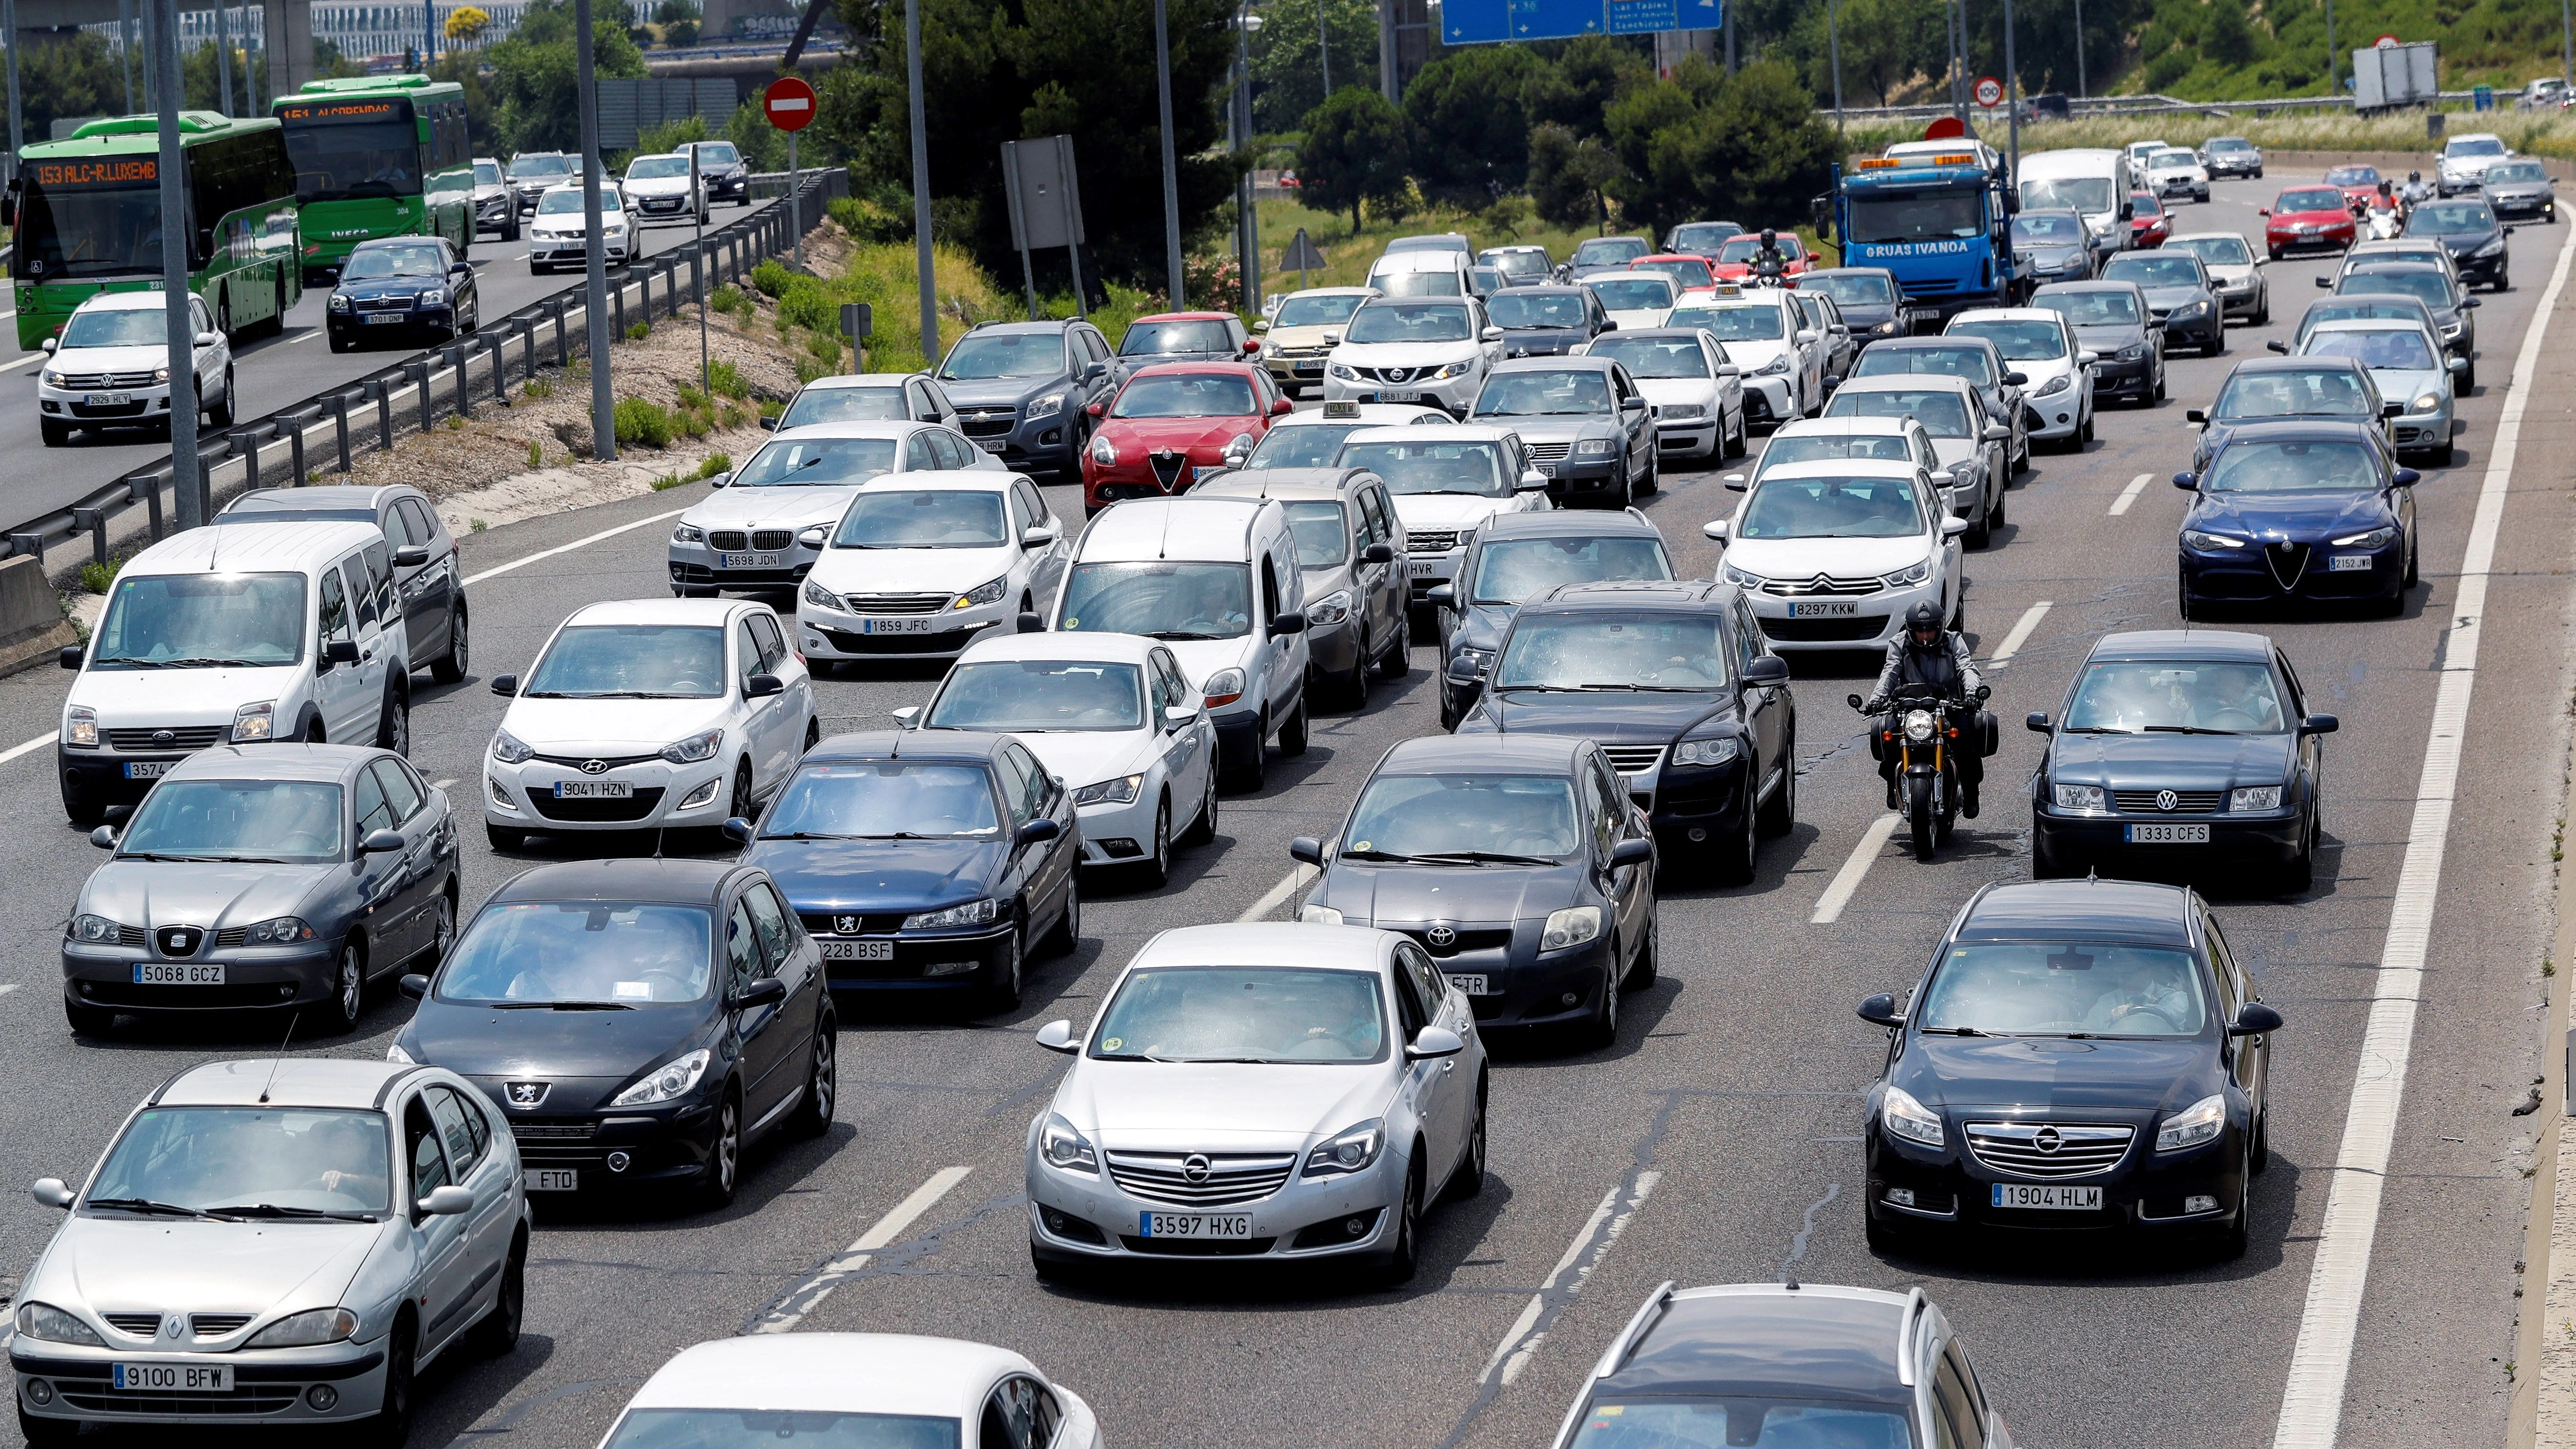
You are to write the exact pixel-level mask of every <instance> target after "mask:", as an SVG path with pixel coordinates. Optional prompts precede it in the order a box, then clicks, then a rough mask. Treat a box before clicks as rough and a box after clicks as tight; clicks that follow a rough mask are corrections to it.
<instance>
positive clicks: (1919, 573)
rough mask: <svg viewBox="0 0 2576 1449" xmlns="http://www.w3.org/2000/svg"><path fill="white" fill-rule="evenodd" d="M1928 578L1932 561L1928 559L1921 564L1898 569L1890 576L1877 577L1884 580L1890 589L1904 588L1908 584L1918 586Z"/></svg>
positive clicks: (1930, 573)
mask: <svg viewBox="0 0 2576 1449" xmlns="http://www.w3.org/2000/svg"><path fill="white" fill-rule="evenodd" d="M1930 577H1932V560H1930V559H1928V558H1927V559H1925V560H1923V561H1922V562H1921V563H1918V564H1912V565H1909V566H1907V567H1905V568H1901V569H1898V570H1897V571H1896V572H1894V573H1892V574H1881V575H1879V578H1881V579H1882V580H1884V581H1885V582H1886V583H1887V584H1888V585H1889V586H1890V587H1891V588H1899V589H1901V588H1904V587H1905V586H1906V585H1908V584H1919V583H1921V582H1923V581H1924V580H1925V579H1928V578H1930Z"/></svg>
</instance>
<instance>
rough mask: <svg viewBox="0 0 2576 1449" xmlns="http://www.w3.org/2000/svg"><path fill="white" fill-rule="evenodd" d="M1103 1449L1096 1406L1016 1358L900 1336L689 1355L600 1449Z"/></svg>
mask: <svg viewBox="0 0 2576 1449" xmlns="http://www.w3.org/2000/svg"><path fill="white" fill-rule="evenodd" d="M799 1440H810V1441H820V1444H821V1446H822V1449H834V1446H847V1449H859V1446H896V1445H901V1446H906V1449H910V1446H927V1445H951V1446H953V1445H967V1444H971V1445H975V1446H977V1449H1013V1446H1018V1445H1029V1446H1033V1449H1098V1446H1099V1444H1100V1425H1099V1423H1098V1421H1097V1420H1095V1419H1094V1418H1093V1416H1092V1411H1091V1405H1089V1404H1087V1403H1084V1402H1083V1400H1082V1397H1081V1396H1080V1395H1078V1394H1076V1393H1074V1392H1073V1391H1072V1390H1071V1389H1068V1388H1066V1387H1065V1386H1064V1385H1062V1384H1059V1383H1054V1382H1052V1381H1050V1380H1049V1379H1048V1378H1047V1376H1046V1375H1045V1374H1042V1373H1040V1372H1038V1369H1037V1366H1036V1365H1034V1364H1032V1363H1030V1362H1029V1361H1028V1360H1027V1359H1024V1358H1022V1357H1020V1356H1019V1355H1018V1354H1016V1353H1013V1352H1011V1351H1010V1350H1009V1349H1006V1348H991V1347H987V1346H986V1345H984V1344H980V1343H968V1342H965V1341H964V1340H962V1339H954V1338H917V1337H914V1336H912V1335H910V1334H898V1333H781V1334H775V1335H770V1334H761V1335H755V1336H750V1337H744V1338H719V1339H716V1340H715V1341H713V1342H711V1343H701V1344H698V1345H697V1346H695V1347H693V1348H685V1349H682V1350H681V1351H680V1353H679V1355H678V1356H677V1357H675V1358H673V1359H672V1360H671V1361H670V1362H669V1363H666V1364H664V1365H662V1366H661V1367H660V1368H658V1369H655V1370H654V1371H653V1376H652V1377H651V1378H649V1379H646V1380H645V1381H644V1387H642V1388H640V1389H637V1390H636V1391H635V1397H634V1398H632V1399H629V1400H627V1401H626V1407H625V1408H624V1409H622V1410H620V1411H619V1413H618V1415H617V1422H616V1423H614V1424H611V1425H610V1426H609V1428H608V1437H607V1438H606V1439H604V1440H602V1441H601V1445H600V1449H670V1446H672V1445H675V1444H689V1445H704V1446H710V1449H712V1446H717V1445H732V1446H741V1445H746V1444H751V1443H754V1442H756V1441H757V1442H762V1443H775V1444H782V1445H793V1444H794V1443H795V1442H797V1441H799Z"/></svg>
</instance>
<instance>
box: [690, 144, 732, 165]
mask: <svg viewBox="0 0 2576 1449" xmlns="http://www.w3.org/2000/svg"><path fill="white" fill-rule="evenodd" d="M682 149H684V150H691V151H695V152H697V153H698V165H699V166H701V167H706V166H732V165H735V164H737V163H738V162H740V161H741V160H742V153H741V152H739V151H737V150H735V149H734V148H733V143H732V142H731V141H693V142H691V143H690V144H689V145H688V146H686V147H684V148H682Z"/></svg>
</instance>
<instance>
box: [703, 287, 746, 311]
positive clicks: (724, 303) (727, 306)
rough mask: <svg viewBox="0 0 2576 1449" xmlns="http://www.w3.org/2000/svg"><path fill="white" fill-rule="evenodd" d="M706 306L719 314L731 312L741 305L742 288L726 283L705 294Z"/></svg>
mask: <svg viewBox="0 0 2576 1449" xmlns="http://www.w3.org/2000/svg"><path fill="white" fill-rule="evenodd" d="M707 305H708V306H710V307H713V308H715V309H716V310H717V311H719V312H731V311H733V309H734V308H736V307H739V306H741V305H742V288H740V287H737V286H735V285H734V284H733V283H731V282H727V283H725V284H724V285H723V286H721V287H718V288H716V289H715V290H714V291H712V292H709V293H708V294H707Z"/></svg>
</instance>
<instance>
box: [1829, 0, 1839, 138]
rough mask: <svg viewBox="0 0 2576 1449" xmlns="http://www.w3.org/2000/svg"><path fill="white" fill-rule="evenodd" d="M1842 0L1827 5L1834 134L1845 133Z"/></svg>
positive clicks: (1830, 0)
mask: <svg viewBox="0 0 2576 1449" xmlns="http://www.w3.org/2000/svg"><path fill="white" fill-rule="evenodd" d="M1842 8H1843V6H1842V0H1829V3H1827V5H1826V6H1825V45H1826V47H1827V48H1828V49H1829V50H1830V51H1831V52H1832V53H1833V61H1834V136H1835V138H1836V139H1838V140H1839V139H1840V138H1841V136H1842V134H1843V37H1842V30H1841V28H1840V17H1841V14H1842Z"/></svg>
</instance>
